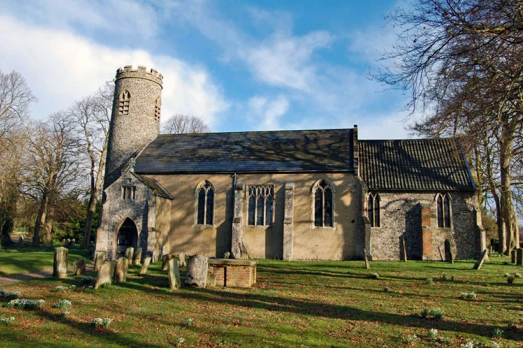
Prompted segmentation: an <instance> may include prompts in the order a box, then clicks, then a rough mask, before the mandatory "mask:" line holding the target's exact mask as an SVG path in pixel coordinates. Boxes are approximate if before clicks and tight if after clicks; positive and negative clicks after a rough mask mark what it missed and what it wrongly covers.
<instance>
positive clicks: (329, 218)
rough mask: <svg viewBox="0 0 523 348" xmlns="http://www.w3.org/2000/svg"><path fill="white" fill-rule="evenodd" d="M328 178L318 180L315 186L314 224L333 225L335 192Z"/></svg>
mask: <svg viewBox="0 0 523 348" xmlns="http://www.w3.org/2000/svg"><path fill="white" fill-rule="evenodd" d="M333 191H334V190H333V188H332V187H331V184H330V183H329V182H327V180H324V179H322V180H320V181H318V182H317V183H316V184H315V185H314V187H313V193H314V226H317V227H333V226H334V223H333V213H334V211H333V205H334V194H333Z"/></svg>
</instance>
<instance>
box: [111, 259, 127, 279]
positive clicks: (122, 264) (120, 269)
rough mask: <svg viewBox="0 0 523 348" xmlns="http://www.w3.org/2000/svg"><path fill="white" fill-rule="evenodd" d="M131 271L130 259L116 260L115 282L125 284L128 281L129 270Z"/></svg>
mask: <svg viewBox="0 0 523 348" xmlns="http://www.w3.org/2000/svg"><path fill="white" fill-rule="evenodd" d="M128 269H129V259H128V258H127V257H120V258H119V259H118V260H116V269H115V271H114V282H115V283H125V282H126V281H127V270H128Z"/></svg>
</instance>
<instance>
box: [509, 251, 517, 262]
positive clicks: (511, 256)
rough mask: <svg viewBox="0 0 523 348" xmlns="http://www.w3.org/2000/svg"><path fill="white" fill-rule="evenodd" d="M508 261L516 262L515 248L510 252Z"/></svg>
mask: <svg viewBox="0 0 523 348" xmlns="http://www.w3.org/2000/svg"><path fill="white" fill-rule="evenodd" d="M510 262H512V263H516V250H512V251H511V252H510Z"/></svg>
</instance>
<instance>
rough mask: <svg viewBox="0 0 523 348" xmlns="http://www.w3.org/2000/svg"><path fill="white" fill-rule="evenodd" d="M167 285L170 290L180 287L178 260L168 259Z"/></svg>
mask: <svg viewBox="0 0 523 348" xmlns="http://www.w3.org/2000/svg"><path fill="white" fill-rule="evenodd" d="M169 287H170V288H171V291H173V290H177V289H179V288H181V287H182V283H181V280H180V270H179V269H178V260H176V259H170V260H169Z"/></svg>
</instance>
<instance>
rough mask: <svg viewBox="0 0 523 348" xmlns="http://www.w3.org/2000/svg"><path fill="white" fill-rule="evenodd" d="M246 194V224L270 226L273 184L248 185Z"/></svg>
mask: <svg viewBox="0 0 523 348" xmlns="http://www.w3.org/2000/svg"><path fill="white" fill-rule="evenodd" d="M248 195H249V196H248V197H249V207H248V215H249V216H248V225H249V226H271V225H272V217H273V206H274V204H273V203H274V185H253V186H249V189H248Z"/></svg>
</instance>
